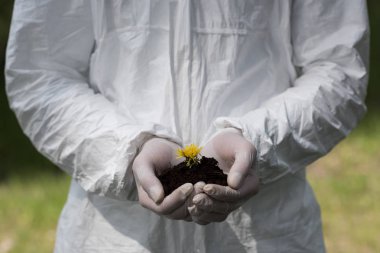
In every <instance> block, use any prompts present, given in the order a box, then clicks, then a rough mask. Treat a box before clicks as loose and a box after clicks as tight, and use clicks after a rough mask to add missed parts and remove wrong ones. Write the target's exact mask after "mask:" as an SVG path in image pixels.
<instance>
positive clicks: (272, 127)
mask: <svg viewBox="0 0 380 253" xmlns="http://www.w3.org/2000/svg"><path fill="white" fill-rule="evenodd" d="M291 23H292V25H291V35H292V44H293V64H294V65H295V66H296V67H297V68H299V69H300V70H301V74H300V75H299V77H298V78H297V79H296V80H295V82H294V84H293V85H292V87H291V88H289V89H287V90H286V91H285V92H283V93H282V94H279V95H277V96H275V97H273V98H271V99H269V100H268V101H266V102H265V103H264V104H263V105H262V106H261V107H259V108H258V109H255V110H253V111H250V112H249V113H247V114H245V115H244V116H242V117H239V118H229V117H220V118H217V119H216V120H215V122H214V124H215V125H216V127H217V128H219V129H221V128H226V127H235V128H238V129H240V130H241V131H242V133H243V135H244V136H245V137H246V138H247V139H248V140H250V141H251V142H252V143H253V144H254V146H255V147H256V148H257V151H258V152H257V159H256V169H257V171H258V175H259V178H260V181H261V183H263V184H266V183H270V182H273V181H275V180H277V179H279V178H281V177H282V176H284V175H287V174H288V173H295V172H297V171H298V170H299V169H301V168H305V166H307V165H308V164H310V163H312V162H313V161H315V160H317V159H318V158H320V157H321V156H323V155H325V154H326V153H328V152H329V151H330V150H331V149H332V148H333V147H334V146H335V145H336V144H337V143H338V142H339V141H341V140H342V139H343V138H344V137H345V136H347V135H348V134H349V133H350V131H351V130H352V129H353V128H354V127H355V126H356V125H357V124H358V121H359V120H360V119H361V118H362V117H363V115H364V113H365V112H366V106H365V104H364V100H365V95H366V87H367V80H368V49H369V28H368V20H367V9H366V2H365V1H364V0H353V1H345V0H334V1H329V0H295V1H293V3H292V15H291Z"/></svg>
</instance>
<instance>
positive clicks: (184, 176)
mask: <svg viewBox="0 0 380 253" xmlns="http://www.w3.org/2000/svg"><path fill="white" fill-rule="evenodd" d="M157 177H158V179H159V180H160V181H161V184H162V185H163V187H164V192H165V196H167V195H169V194H170V193H172V192H173V191H174V190H175V189H177V188H178V187H179V186H181V185H183V184H185V183H192V184H196V183H197V182H200V181H202V182H205V183H206V184H219V185H223V186H227V175H226V174H224V173H223V171H222V170H221V169H220V168H219V167H218V162H217V161H216V160H215V159H214V158H208V157H205V156H202V158H201V159H200V163H199V164H197V165H193V166H192V167H191V168H189V167H187V166H186V163H185V162H182V163H180V164H178V165H176V166H174V167H173V168H169V169H168V170H167V171H166V172H165V173H164V174H162V175H157Z"/></svg>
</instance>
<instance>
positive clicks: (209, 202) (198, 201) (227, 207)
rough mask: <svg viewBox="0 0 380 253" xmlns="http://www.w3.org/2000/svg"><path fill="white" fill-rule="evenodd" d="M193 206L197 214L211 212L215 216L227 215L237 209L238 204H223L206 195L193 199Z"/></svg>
mask: <svg viewBox="0 0 380 253" xmlns="http://www.w3.org/2000/svg"><path fill="white" fill-rule="evenodd" d="M193 201H194V204H195V205H196V207H197V209H199V212H201V211H204V212H212V213H217V214H229V213H230V212H232V211H234V210H235V209H236V208H238V207H239V205H238V202H225V201H218V200H216V199H213V198H211V197H209V196H207V195H206V194H199V195H197V196H195V197H194V200H193Z"/></svg>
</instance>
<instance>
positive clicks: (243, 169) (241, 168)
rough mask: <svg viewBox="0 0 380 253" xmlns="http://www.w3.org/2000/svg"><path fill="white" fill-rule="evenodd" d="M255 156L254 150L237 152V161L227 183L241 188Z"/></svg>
mask: <svg viewBox="0 0 380 253" xmlns="http://www.w3.org/2000/svg"><path fill="white" fill-rule="evenodd" d="M254 157H255V155H254V152H248V151H243V152H238V153H236V154H235V161H234V163H233V165H232V167H231V169H230V172H229V173H228V177H227V183H228V185H229V186H230V187H231V188H233V189H235V190H237V189H239V187H240V186H241V184H242V183H243V181H244V179H245V177H246V176H247V174H248V172H249V170H251V169H252V166H253V161H254Z"/></svg>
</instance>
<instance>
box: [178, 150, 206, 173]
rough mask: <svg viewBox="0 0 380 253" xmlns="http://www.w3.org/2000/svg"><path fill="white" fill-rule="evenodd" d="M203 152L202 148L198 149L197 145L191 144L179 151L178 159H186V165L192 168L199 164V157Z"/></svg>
mask: <svg viewBox="0 0 380 253" xmlns="http://www.w3.org/2000/svg"><path fill="white" fill-rule="evenodd" d="M201 150H202V147H197V145H194V144H190V145H188V146H186V147H184V148H183V149H180V148H179V149H177V158H182V157H184V158H185V159H186V165H187V166H188V167H190V168H191V167H192V166H193V165H194V164H197V163H199V158H198V155H199V153H200V152H201Z"/></svg>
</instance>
